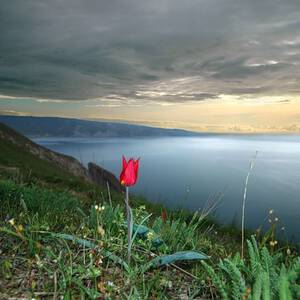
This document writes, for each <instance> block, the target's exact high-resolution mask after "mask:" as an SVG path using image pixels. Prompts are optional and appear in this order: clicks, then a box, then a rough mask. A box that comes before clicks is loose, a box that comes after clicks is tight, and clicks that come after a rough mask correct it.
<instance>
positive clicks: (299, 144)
mask: <svg viewBox="0 0 300 300" xmlns="http://www.w3.org/2000/svg"><path fill="white" fill-rule="evenodd" d="M35 141H36V142H38V143H39V144H41V145H44V146H46V147H48V148H50V149H52V150H55V151H57V152H61V153H64V154H68V155H71V156H73V157H75V158H77V159H78V160H80V161H81V162H83V163H84V164H87V163H88V162H89V161H93V162H96V163H98V164H100V165H101V166H103V167H104V168H106V169H108V170H110V171H112V172H113V173H114V174H115V175H116V176H118V175H119V173H120V169H121V156H122V154H124V155H125V156H127V157H129V156H133V157H141V160H140V174H139V180H138V183H137V185H136V186H135V187H134V188H132V189H131V191H132V192H134V193H136V194H140V195H143V196H145V197H146V198H148V199H149V200H150V201H152V202H159V203H164V204H165V205H166V206H168V207H183V208H187V209H190V210H198V209H203V208H204V207H206V208H207V207H208V206H209V203H210V204H212V203H217V207H216V209H215V210H214V212H213V213H212V214H213V216H214V217H215V218H216V219H217V220H219V221H220V222H222V223H227V224H229V223H230V224H231V223H235V224H239V223H240V216H241V203H242V198H243V193H244V186H245V178H246V176H247V173H248V170H249V162H250V160H251V158H252V157H253V156H254V154H255V152H256V151H258V155H257V158H256V160H255V162H254V167H253V170H252V172H251V174H250V178H249V185H248V194H247V202H246V220H245V223H246V226H247V227H248V228H251V229H256V228H258V227H259V226H260V225H264V226H266V227H268V213H269V210H270V209H273V210H274V215H276V217H278V218H279V221H278V224H279V225H278V228H279V229H280V228H281V227H282V226H285V230H284V231H281V233H280V234H281V236H282V237H283V236H284V235H285V234H286V235H287V236H288V237H289V238H291V239H293V240H295V241H300V136H299V135H297V136H296V135H294V136H292V135H263V136H247V135H246V136H239V135H237V136H234V135H233V136H230V135H224V136H208V137H178V138H177V137H167V138H138V139H137V138H136V139H135V138H92V139H91V138H40V139H35ZM222 195H223V196H222ZM220 196H222V198H221V199H220ZM207 202H208V203H207ZM279 231H280V230H279Z"/></svg>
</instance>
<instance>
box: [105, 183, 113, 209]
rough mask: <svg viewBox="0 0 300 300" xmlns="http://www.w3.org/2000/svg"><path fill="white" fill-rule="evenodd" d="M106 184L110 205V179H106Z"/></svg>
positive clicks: (110, 203)
mask: <svg viewBox="0 0 300 300" xmlns="http://www.w3.org/2000/svg"><path fill="white" fill-rule="evenodd" d="M106 186H107V193H108V200H109V205H110V206H112V201H111V195H110V188H109V183H108V181H106Z"/></svg>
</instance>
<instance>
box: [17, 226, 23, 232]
mask: <svg viewBox="0 0 300 300" xmlns="http://www.w3.org/2000/svg"><path fill="white" fill-rule="evenodd" d="M23 230H24V227H23V225H21V224H20V225H18V231H20V232H22V231H23Z"/></svg>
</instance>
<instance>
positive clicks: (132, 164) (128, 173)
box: [120, 156, 140, 186]
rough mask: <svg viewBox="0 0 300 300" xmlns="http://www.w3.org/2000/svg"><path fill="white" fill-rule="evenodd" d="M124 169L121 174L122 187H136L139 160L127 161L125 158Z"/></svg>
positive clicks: (123, 158)
mask: <svg viewBox="0 0 300 300" xmlns="http://www.w3.org/2000/svg"><path fill="white" fill-rule="evenodd" d="M122 160H123V169H122V172H121V174H120V182H121V184H122V185H125V186H131V185H134V184H135V183H136V181H137V178H138V170H139V160H140V159H136V160H134V159H133V158H130V159H129V161H126V158H125V157H124V156H123V157H122Z"/></svg>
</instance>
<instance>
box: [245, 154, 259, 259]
mask: <svg viewBox="0 0 300 300" xmlns="http://www.w3.org/2000/svg"><path fill="white" fill-rule="evenodd" d="M257 153H258V152H257V151H256V152H255V155H254V157H253V159H252V160H251V161H250V166H249V171H248V174H247V177H246V181H245V189H244V197H243V204H242V251H241V257H242V259H243V258H244V242H245V206H246V198H247V188H248V181H249V177H250V174H251V171H252V169H253V165H254V161H255V159H256V157H257Z"/></svg>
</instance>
